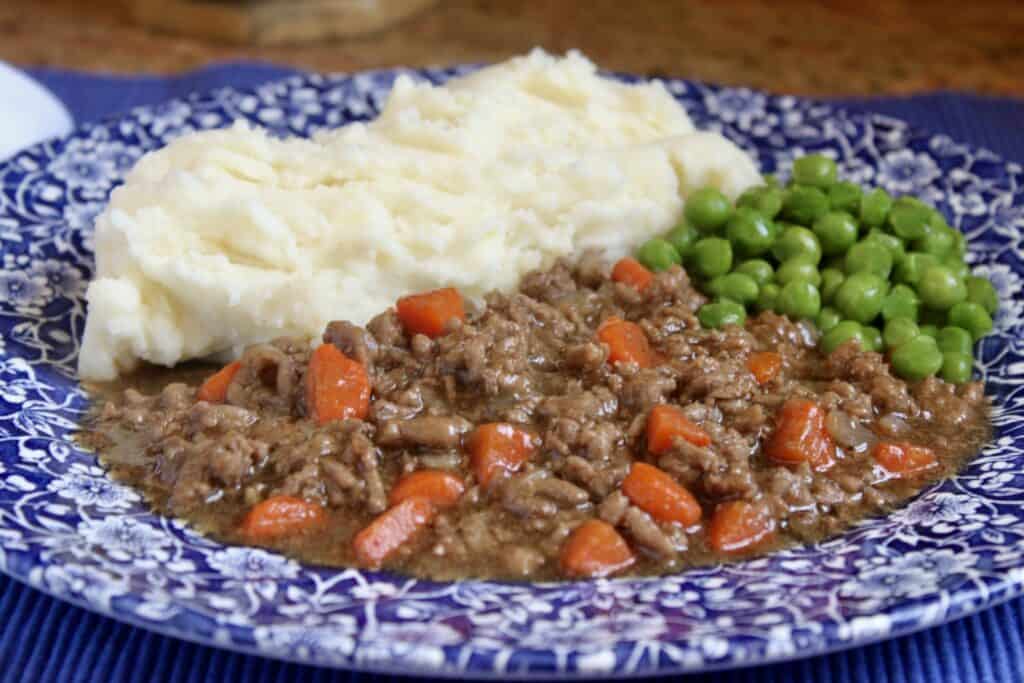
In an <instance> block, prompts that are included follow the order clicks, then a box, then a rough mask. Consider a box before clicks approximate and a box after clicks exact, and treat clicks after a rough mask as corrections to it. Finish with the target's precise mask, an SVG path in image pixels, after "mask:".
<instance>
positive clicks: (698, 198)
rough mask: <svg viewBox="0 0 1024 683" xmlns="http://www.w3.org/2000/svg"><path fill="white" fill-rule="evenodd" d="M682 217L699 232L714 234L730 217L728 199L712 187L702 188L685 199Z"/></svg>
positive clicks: (730, 208) (730, 211)
mask: <svg viewBox="0 0 1024 683" xmlns="http://www.w3.org/2000/svg"><path fill="white" fill-rule="evenodd" d="M683 215H685V216H686V220H688V221H690V223H692V224H693V225H694V227H696V228H697V229H698V230H700V231H701V232H714V231H715V230H718V229H719V228H720V227H722V226H723V225H725V222H726V221H727V220H729V216H731V215H732V203H731V202H729V198H728V197H726V196H725V195H724V194H722V193H721V191H719V190H718V189H717V188H714V187H702V188H701V189H699V190H697V191H696V192H694V193H693V194H691V195H690V196H689V197H688V198H687V199H686V207H685V208H684V209H683Z"/></svg>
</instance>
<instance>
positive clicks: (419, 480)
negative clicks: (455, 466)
mask: <svg viewBox="0 0 1024 683" xmlns="http://www.w3.org/2000/svg"><path fill="white" fill-rule="evenodd" d="M465 490H466V485H465V484H464V483H462V479H460V478H459V477H456V476H455V475H454V474H449V473H448V472H443V471H441V470H418V471H416V472H413V473H412V474H407V475H405V476H404V477H402V478H401V479H399V480H398V483H396V484H395V486H394V488H392V489H391V495H390V497H389V498H388V502H389V503H390V504H391V505H398V504H399V503H401V502H403V501H405V500H408V499H410V498H426V499H427V500H429V501H430V502H431V503H433V504H434V507H436V508H437V509H439V510H441V509H444V508H448V507H451V506H452V505H455V503H456V502H458V500H459V498H460V497H461V496H462V492H463V491H465Z"/></svg>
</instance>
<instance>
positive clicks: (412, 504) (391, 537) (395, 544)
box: [352, 498, 436, 568]
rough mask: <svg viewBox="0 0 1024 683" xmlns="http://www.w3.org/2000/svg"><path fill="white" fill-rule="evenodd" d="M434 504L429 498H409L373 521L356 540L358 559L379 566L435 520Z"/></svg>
mask: <svg viewBox="0 0 1024 683" xmlns="http://www.w3.org/2000/svg"><path fill="white" fill-rule="evenodd" d="M435 512H436V511H435V509H434V506H433V505H432V504H431V503H430V501H429V500H427V499H426V498H409V499H407V500H404V501H402V502H401V503H399V504H398V505H396V506H394V507H393V508H390V509H389V510H388V511H387V512H384V513H383V514H381V515H380V516H378V517H377V518H376V519H375V520H373V521H372V522H370V523H369V524H368V525H367V526H366V528H365V529H363V530H362V531H360V532H359V533H357V534H356V535H355V538H353V539H352V548H353V550H354V551H355V555H356V560H357V561H358V562H359V564H361V565H362V566H364V567H370V568H377V567H379V566H381V565H382V564H383V563H384V561H385V560H386V559H387V558H388V557H389V556H390V555H391V553H393V552H395V551H396V550H398V549H399V548H400V547H402V546H403V545H405V543H407V542H408V541H409V540H411V539H412V538H413V536H415V535H416V534H417V533H418V532H419V531H420V530H421V529H423V528H424V527H425V526H427V525H428V524H430V522H431V520H433V519H434V514H435Z"/></svg>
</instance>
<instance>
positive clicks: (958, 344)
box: [935, 325, 974, 354]
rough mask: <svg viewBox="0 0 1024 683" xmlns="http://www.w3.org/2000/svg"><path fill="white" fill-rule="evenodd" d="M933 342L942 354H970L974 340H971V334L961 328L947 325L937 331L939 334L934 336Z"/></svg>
mask: <svg viewBox="0 0 1024 683" xmlns="http://www.w3.org/2000/svg"><path fill="white" fill-rule="evenodd" d="M935 341H936V342H937V343H938V344H939V350H940V351H942V352H943V353H966V354H970V353H971V347H972V346H973V344H974V340H973V339H971V333H970V332H968V331H967V330H965V329H964V328H962V327H954V326H952V325H947V326H946V327H943V328H942V329H941V330H939V333H938V334H937V335H936V336H935Z"/></svg>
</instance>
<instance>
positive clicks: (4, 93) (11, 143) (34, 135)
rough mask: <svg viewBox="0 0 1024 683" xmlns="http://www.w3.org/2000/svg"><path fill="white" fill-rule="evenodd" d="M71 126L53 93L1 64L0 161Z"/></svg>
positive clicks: (61, 133)
mask: <svg viewBox="0 0 1024 683" xmlns="http://www.w3.org/2000/svg"><path fill="white" fill-rule="evenodd" d="M71 127H72V120H71V114H69V113H68V110H67V109H66V108H65V107H64V105H63V104H61V102H60V100H58V99H57V98H56V97H54V96H53V93H51V92H50V91H49V90H47V89H46V88H44V87H43V86H42V85H40V84H39V83H37V82H36V81H34V80H32V79H31V78H29V77H28V76H26V75H25V74H24V73H22V72H21V71H19V70H18V69H15V68H14V67H12V66H10V65H9V64H5V63H4V62H0V161H2V160H4V159H6V158H7V157H9V156H10V155H12V154H14V153H15V152H17V151H18V150H19V149H22V148H24V147H28V146H29V145H32V144H35V143H37V142H42V141H43V140H46V139H48V138H52V137H55V136H57V135H66V134H67V133H70V132H71Z"/></svg>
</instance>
